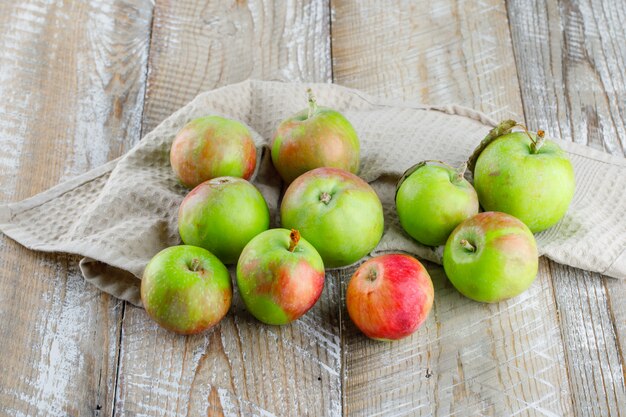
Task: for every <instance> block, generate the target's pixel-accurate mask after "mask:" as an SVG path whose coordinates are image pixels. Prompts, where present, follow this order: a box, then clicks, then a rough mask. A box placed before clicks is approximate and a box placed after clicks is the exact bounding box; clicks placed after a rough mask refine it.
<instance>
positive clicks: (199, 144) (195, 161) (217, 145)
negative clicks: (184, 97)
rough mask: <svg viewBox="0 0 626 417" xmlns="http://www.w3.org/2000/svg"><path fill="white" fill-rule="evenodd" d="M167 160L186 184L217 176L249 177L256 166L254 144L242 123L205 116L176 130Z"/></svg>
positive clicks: (196, 183) (190, 185)
mask: <svg viewBox="0 0 626 417" xmlns="http://www.w3.org/2000/svg"><path fill="white" fill-rule="evenodd" d="M170 164H171V165H172V169H173V170H174V173H175V174H176V176H177V177H178V179H179V180H180V182H181V183H182V184H183V185H185V186H186V187H189V188H193V187H195V186H196V185H198V184H200V183H202V182H204V181H206V180H210V179H211V178H216V177H224V176H231V177H240V178H244V179H249V178H250V177H251V176H252V174H253V172H254V167H255V166H256V148H255V146H254V142H253V141H252V135H251V134H250V131H249V130H248V128H247V127H246V126H245V125H244V124H243V123H240V122H238V121H236V120H231V119H226V118H224V117H220V116H205V117H200V118H198V119H195V120H192V121H191V122H189V123H187V124H186V125H185V127H183V128H182V129H181V131H180V132H178V134H177V135H176V138H174V142H173V143H172V148H171V150H170Z"/></svg>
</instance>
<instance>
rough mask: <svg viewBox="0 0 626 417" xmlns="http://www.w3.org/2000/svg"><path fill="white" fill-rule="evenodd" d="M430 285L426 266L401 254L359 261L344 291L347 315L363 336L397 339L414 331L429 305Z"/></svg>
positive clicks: (421, 321) (430, 304)
mask: <svg viewBox="0 0 626 417" xmlns="http://www.w3.org/2000/svg"><path fill="white" fill-rule="evenodd" d="M433 297H434V289H433V283H432V281H431V279H430V275H428V272H427V271H426V268H424V266H423V265H422V264H421V263H420V262H419V261H418V260H417V259H415V258H412V257H411V256H408V255H402V254H390V255H382V256H377V257H375V258H372V259H370V260H368V261H366V262H365V263H363V264H362V265H361V266H360V267H359V268H358V269H357V270H356V272H355V273H354V275H352V278H351V279H350V283H349V284H348V289H347V291H346V306H347V308H348V314H349V315H350V319H352V321H353V322H354V324H355V325H356V327H358V328H359V329H360V330H361V331H362V332H363V333H364V334H365V335H366V336H367V337H370V338H372V339H376V340H397V339H402V338H403V337H406V336H409V335H410V334H412V333H413V332H415V331H416V330H417V329H418V328H419V326H420V325H421V324H422V323H423V322H424V321H425V320H426V318H427V317H428V313H429V312H430V309H431V307H432V305H433Z"/></svg>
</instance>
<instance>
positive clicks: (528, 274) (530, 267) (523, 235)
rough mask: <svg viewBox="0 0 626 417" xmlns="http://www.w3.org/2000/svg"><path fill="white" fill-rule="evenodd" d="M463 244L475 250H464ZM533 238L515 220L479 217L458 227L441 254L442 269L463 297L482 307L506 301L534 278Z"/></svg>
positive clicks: (489, 215) (499, 216) (536, 262)
mask: <svg viewBox="0 0 626 417" xmlns="http://www.w3.org/2000/svg"><path fill="white" fill-rule="evenodd" d="M464 240H465V241H467V242H468V243H469V244H470V245H472V246H473V247H474V248H475V250H474V251H471V249H468V248H467V247H465V246H464V242H463V241H464ZM538 265H539V258H538V253H537V244H536V242H535V237H534V236H533V234H532V233H531V231H530V229H528V227H527V226H526V225H525V224H524V223H523V222H522V221H520V220H518V219H516V218H515V217H513V216H511V215H509V214H506V213H499V212H485V213H479V214H477V215H476V216H474V217H470V218H469V219H467V220H465V221H464V222H463V223H461V224H459V225H458V226H457V227H456V229H454V231H453V232H452V234H451V235H450V237H449V238H448V242H447V243H446V246H445V248H444V251H443V267H444V269H445V271H446V275H447V276H448V279H449V280H450V282H451V283H452V284H453V285H454V286H455V287H456V289H457V290H459V292H460V293H461V294H463V295H465V296H466V297H468V298H471V299H472V300H476V301H481V302H484V303H495V302H498V301H502V300H506V299H508V298H511V297H515V296H516V295H519V294H521V293H522V292H524V291H526V289H528V287H530V285H531V284H532V283H533V281H534V280H535V277H536V276H537V268H538Z"/></svg>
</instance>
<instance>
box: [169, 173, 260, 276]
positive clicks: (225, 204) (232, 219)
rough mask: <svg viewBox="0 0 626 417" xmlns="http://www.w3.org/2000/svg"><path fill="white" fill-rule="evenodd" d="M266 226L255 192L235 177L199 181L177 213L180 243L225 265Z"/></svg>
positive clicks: (234, 259) (258, 196) (251, 186)
mask: <svg viewBox="0 0 626 417" xmlns="http://www.w3.org/2000/svg"><path fill="white" fill-rule="evenodd" d="M269 225H270V215H269V210H268V208H267V203H266V202H265V200H264V199H263V196H262V195H261V193H260V192H259V190H257V189H256V187H255V186H254V185H252V184H250V183H249V182H248V181H246V180H244V179H241V178H235V177H219V178H213V179H212V180H208V181H205V182H203V183H202V184H200V185H198V186H197V187H196V188H194V189H193V190H192V191H191V192H190V193H189V194H187V197H185V199H184V200H183V202H182V203H181V205H180V208H179V210H178V231H179V233H180V237H181V239H182V240H183V242H184V243H186V244H187V245H194V246H200V247H202V248H205V249H207V250H209V251H211V253H213V254H214V255H216V256H217V257H218V258H219V259H220V260H221V261H222V262H224V263H225V264H232V263H235V262H237V258H239V254H240V253H241V251H242V250H243V248H244V246H246V244H247V243H248V242H249V241H250V240H251V239H252V238H253V237H255V236H256V235H258V234H259V233H261V232H263V231H265V230H267V229H268V228H269Z"/></svg>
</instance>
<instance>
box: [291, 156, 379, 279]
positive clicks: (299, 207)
mask: <svg viewBox="0 0 626 417" xmlns="http://www.w3.org/2000/svg"><path fill="white" fill-rule="evenodd" d="M280 215H281V221H282V225H283V227H285V228H288V229H297V230H299V231H300V233H301V234H302V237H304V238H305V239H306V240H307V241H309V242H310V243H311V244H312V245H313V246H314V247H315V249H317V251H318V252H319V253H320V255H321V256H322V259H323V260H324V265H326V267H329V268H336V267H340V266H346V265H350V264H352V263H354V262H356V261H358V260H359V259H361V258H362V257H363V256H365V255H366V254H368V253H369V252H370V251H372V250H373V249H374V248H375V247H376V245H377V244H378V242H379V241H380V238H381V237H382V234H383V226H384V218H383V207H382V204H381V202H380V199H379V198H378V196H377V195H376V192H375V191H374V190H373V189H372V187H370V185H369V184H368V183H366V182H365V181H363V180H362V179H361V178H359V177H357V176H356V175H354V174H351V173H349V172H347V171H344V170H341V169H337V168H317V169H314V170H312V171H309V172H307V173H305V174H303V175H301V176H299V177H298V178H297V179H296V180H295V181H294V182H292V183H291V185H290V186H289V188H287V191H286V192H285V195H284V197H283V201H282V204H281V207H280Z"/></svg>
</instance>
